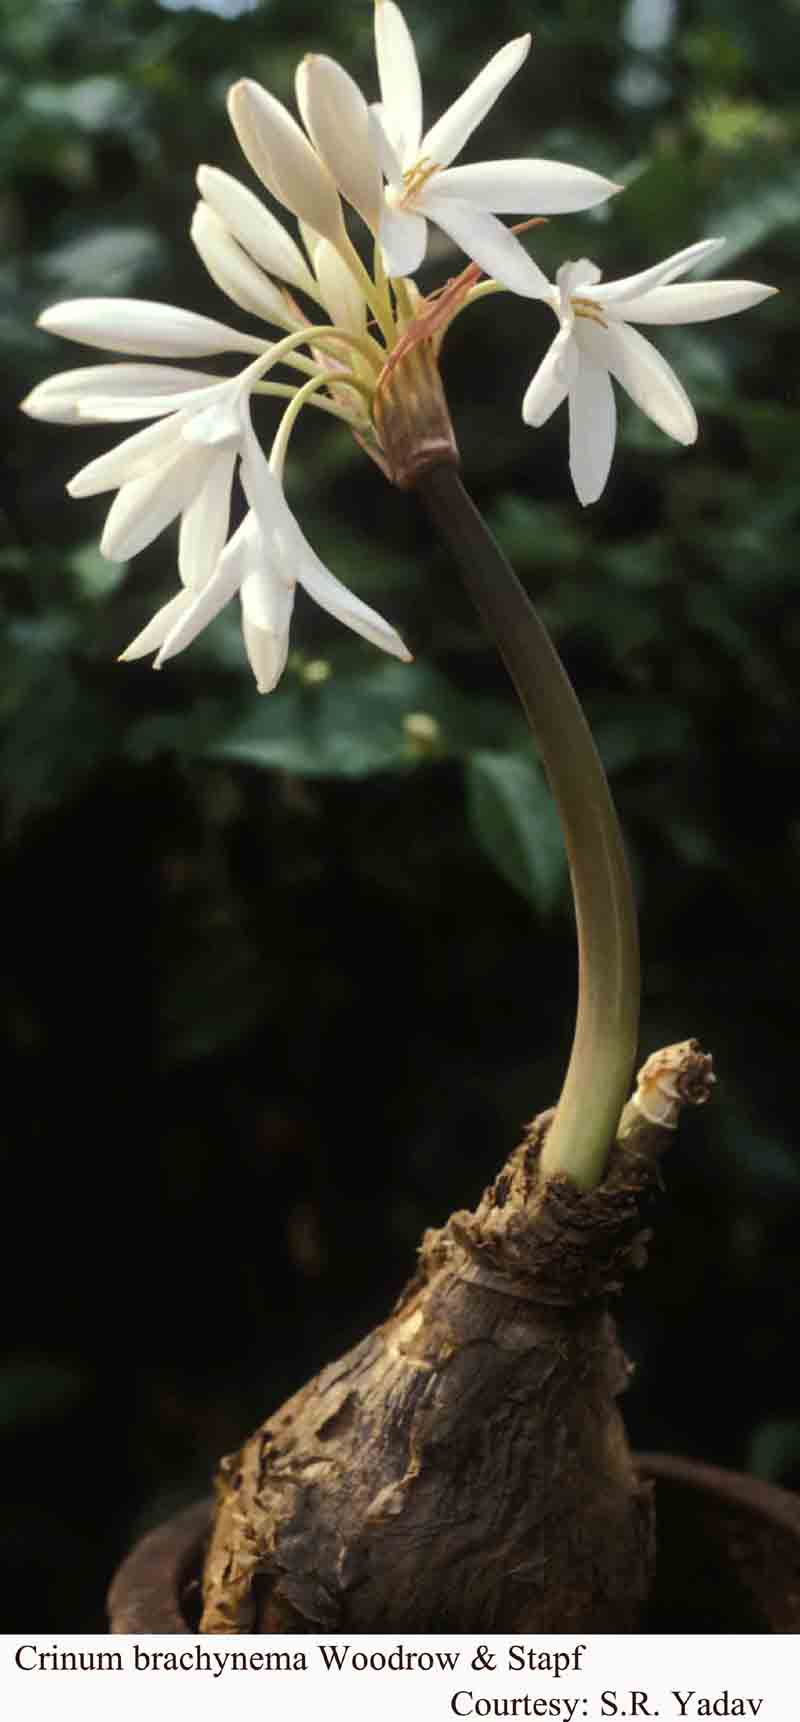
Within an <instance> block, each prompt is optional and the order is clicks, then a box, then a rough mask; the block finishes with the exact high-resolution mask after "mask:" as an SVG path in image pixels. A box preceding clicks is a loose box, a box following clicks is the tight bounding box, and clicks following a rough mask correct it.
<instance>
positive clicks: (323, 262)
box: [314, 239, 367, 335]
mask: <svg viewBox="0 0 800 1722" xmlns="http://www.w3.org/2000/svg"><path fill="white" fill-rule="evenodd" d="M314 268H315V270H316V275H317V280H318V282H319V287H318V288H317V292H318V294H320V295H321V300H322V304H323V305H324V307H325V310H326V311H327V313H328V316H329V317H330V320H331V322H332V323H336V324H337V325H338V327H339V328H342V329H351V330H352V332H353V334H355V335H361V334H363V333H364V330H365V329H366V326H367V305H366V301H365V299H364V295H363V293H362V292H361V291H360V288H359V286H358V283H357V281H356V280H355V278H354V276H353V275H352V274H351V272H350V270H349V269H348V267H347V264H346V263H344V262H343V261H342V258H341V257H340V256H339V253H338V251H337V250H336V249H335V248H334V246H333V245H331V243H330V241H329V240H327V239H321V240H320V241H319V244H318V245H317V246H316V249H315V252H314Z"/></svg>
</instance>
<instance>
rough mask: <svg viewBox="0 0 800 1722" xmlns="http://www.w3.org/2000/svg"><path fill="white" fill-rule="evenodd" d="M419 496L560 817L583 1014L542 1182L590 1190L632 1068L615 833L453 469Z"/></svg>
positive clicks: (555, 689) (625, 900)
mask: <svg viewBox="0 0 800 1722" xmlns="http://www.w3.org/2000/svg"><path fill="white" fill-rule="evenodd" d="M415 488H416V490H417V492H418V494H419V495H420V496H421V498H422V500H423V501H424V503H425V504H426V506H427V508H428V510H429V512H430V514H431V516H432V519H433V521H434V523H435V525H436V526H437V528H438V530H439V532H440V533H441V535H442V537H443V539H444V541H445V543H446V544H447V545H448V546H449V548H450V549H451V550H452V551H454V553H455V555H456V557H457V560H458V566H459V571H460V574H461V577H462V579H463V581H464V584H465V586H466V588H467V590H468V592H469V593H470V596H471V598H472V599H473V601H474V603H475V605H476V607H477V609H478V611H479V613H480V615H481V617H482V619H483V621H484V623H485V624H486V626H487V628H488V629H489V631H490V633H491V634H492V636H493V637H494V639H495V641H496V644H497V646H498V647H499V650H500V652H501V654H502V657H503V660H504V662H505V665H506V668H507V670H508V672H509V675H510V676H511V679H512V681H513V683H514V686H515V688H516V690H517V693H518V695H519V698H520V702H521V704H522V706H523V709H524V711H525V715H526V717H527V719H528V722H529V724H530V727H531V730H532V732H533V735H534V737H535V739H536V742H537V744H538V747H539V751H540V753H541V756H542V760H543V763H544V767H545V771H546V774H547V778H548V781H549V784H550V788H551V790H552V792H553V795H554V797H555V800H556V803H557V806H558V811H559V815H560V818H561V825H562V829H563V833H564V840H565V843H566V849H567V858H568V861H569V868H570V875H571V879H572V891H573V897H574V901H575V915H576V920H577V927H578V957H579V965H578V966H579V973H578V1009H577V1017H576V1022H575V1036H574V1040H573V1044H572V1053H571V1056H570V1061H569V1067H568V1069H567V1074H566V1077H565V1079H564V1086H563V1088H562V1090H561V1096H560V1099H559V1102H558V1106H557V1108H556V1113H555V1117H554V1119H553V1122H552V1124H551V1126H550V1129H549V1131H548V1133H547V1137H546V1141H545V1146H544V1150H543V1153H542V1161H541V1165H542V1170H543V1172H544V1174H545V1175H546V1176H548V1177H552V1176H553V1175H554V1174H555V1173H556V1172H561V1173H566V1174H567V1176H568V1177H570V1178H571V1179H572V1180H573V1181H574V1183H576V1184H577V1185H578V1186H579V1188H580V1189H583V1190H588V1189H590V1188H591V1187H592V1186H593V1185H594V1184H597V1183H599V1182H600V1180H601V1178H602V1176H603V1172H604V1169H605V1164H606V1160H607V1157H608V1152H609V1149H610V1147H611V1144H612V1142H613V1140H614V1137H615V1135H616V1131H617V1126H618V1124H619V1118H620V1113H621V1111H622V1108H623V1106H624V1104H625V1101H626V1099H627V1097H628V1090H629V1086H630V1080H631V1074H632V1071H633V1066H634V1062H635V1058H636V1043H637V1036H638V1016H639V951H638V938H637V928H636V913H635V908H634V902H633V892H632V889H631V882H630V875H629V872H628V866H627V861H626V857H625V850H624V847H623V842H622V834H621V832H620V828H619V822H618V819H617V815H616V812H615V810H614V804H613V802H612V800H611V795H610V792H609V788H608V783H607V781H606V776H605V772H604V770H603V766H602V764H601V761H600V757H599V755H598V752H597V749H596V747H595V745H594V742H593V740H592V736H591V732H590V730H589V726H588V724H587V722H586V719H585V717H584V715H583V712H582V710H581V707H580V705H579V703H578V700H577V698H576V695H575V693H574V690H573V688H572V684H571V682H570V681H569V679H568V677H567V675H566V672H565V671H564V668H563V666H562V664H561V660H560V658H559V656H558V653H557V652H556V650H555V647H554V646H553V644H552V642H551V640H550V637H549V635H548V634H547V632H546V629H545V628H544V626H543V624H542V623H541V622H540V620H539V617H538V616H537V614H536V611H535V610H534V608H533V605H532V604H531V603H530V600H529V599H528V597H527V595H526V593H525V592H524V591H523V588H522V586H521V585H520V583H519V581H518V580H517V577H516V575H515V573H514V571H513V569H512V568H511V567H510V565H509V563H508V562H507V561H506V558H505V556H504V555H503V553H502V551H501V550H500V548H499V546H498V545H497V544H496V543H495V541H494V539H493V538H492V535H491V533H490V532H489V530H488V527H487V526H486V524H485V522H484V520H483V519H482V517H481V515H480V514H479V513H478V511H477V509H476V508H475V507H474V505H473V503H472V502H471V500H470V498H469V497H468V495H467V493H466V491H465V490H464V488H463V485H462V483H461V480H460V478H459V475H458V472H457V471H456V468H455V466H445V465H442V466H437V467H433V468H430V469H429V470H428V471H427V472H422V473H421V474H420V475H419V477H418V478H417V479H416V482H415Z"/></svg>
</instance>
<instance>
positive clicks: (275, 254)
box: [197, 167, 314, 299]
mask: <svg viewBox="0 0 800 1722" xmlns="http://www.w3.org/2000/svg"><path fill="white" fill-rule="evenodd" d="M197 189H198V191H199V192H200V196H201V197H202V198H203V199H204V201H205V202H206V203H207V204H209V205H210V207H211V208H212V209H213V210H214V213H215V214H216V215H218V216H219V218H220V221H224V223H225V226H226V227H227V228H228V229H229V231H230V232H231V233H232V234H233V237H234V239H238V241H239V244H240V245H241V246H243V247H244V249H245V251H247V252H248V253H249V255H250V256H251V257H252V258H253V260H254V262H256V263H259V264H260V265H261V268H262V269H266V271H267V274H268V275H277V277H278V280H279V281H288V282H289V284H290V285H291V286H292V287H299V288H300V291H301V292H302V293H308V294H310V296H311V298H312V299H313V297H314V278H313V276H312V274H311V272H310V270H309V268H308V265H307V263H306V262H305V260H304V258H303V254H302V252H301V250H300V247H299V246H298V245H295V242H294V240H293V239H292V237H291V235H290V234H289V233H287V231H286V228H285V227H284V226H283V224H282V223H281V222H280V221H278V220H277V219H276V217H275V216H274V215H273V214H272V213H271V211H270V210H269V209H266V208H265V206H264V204H263V203H261V202H259V199H258V198H257V197H256V196H255V195H254V193H253V192H252V191H249V190H248V188H247V186H246V185H242V184H241V182H240V181H239V180H238V179H234V178H233V176H232V175H231V174H229V173H223V172H222V169H221V168H218V167H199V168H198V170H197Z"/></svg>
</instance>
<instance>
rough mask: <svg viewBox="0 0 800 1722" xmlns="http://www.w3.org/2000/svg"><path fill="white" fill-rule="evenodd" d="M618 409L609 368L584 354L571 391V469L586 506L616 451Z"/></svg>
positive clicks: (593, 498) (603, 480) (594, 498)
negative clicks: (592, 360)
mask: <svg viewBox="0 0 800 1722" xmlns="http://www.w3.org/2000/svg"><path fill="white" fill-rule="evenodd" d="M616 430H617V411H616V407H615V405H614V391H613V389H612V387H611V383H610V381H609V376H608V372H607V371H606V370H605V369H604V368H603V366H602V365H594V364H592V362H591V360H590V359H587V357H586V355H585V354H583V353H582V354H581V357H580V364H579V366H578V371H577V375H576V377H575V381H574V383H573V384H572V387H571V389H570V391H569V470H570V472H571V474H572V482H573V484H574V486H575V491H576V494H577V497H578V501H579V502H581V503H582V504H583V506H584V508H585V507H586V505H587V503H590V502H596V501H597V499H598V497H599V496H602V493H603V491H604V489H605V485H606V479H607V478H608V474H609V470H610V467H611V457H612V455H613V453H614V438H615V436H616Z"/></svg>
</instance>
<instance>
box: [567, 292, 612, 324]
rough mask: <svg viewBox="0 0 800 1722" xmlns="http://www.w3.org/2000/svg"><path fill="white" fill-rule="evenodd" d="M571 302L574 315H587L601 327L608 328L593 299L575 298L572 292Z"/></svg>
mask: <svg viewBox="0 0 800 1722" xmlns="http://www.w3.org/2000/svg"><path fill="white" fill-rule="evenodd" d="M571 304H572V309H573V311H574V312H575V315H576V317H588V318H589V320H590V322H592V323H599V324H600V327H601V329H607V328H608V324H607V322H606V320H605V317H604V316H603V313H602V311H601V309H600V306H599V305H596V304H595V302H594V300H593V299H577V298H576V297H575V296H574V294H573V297H572V300H571Z"/></svg>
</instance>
